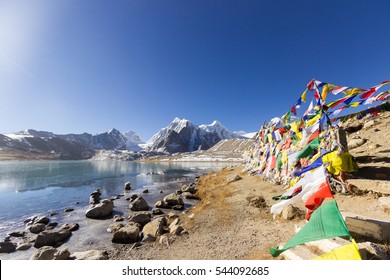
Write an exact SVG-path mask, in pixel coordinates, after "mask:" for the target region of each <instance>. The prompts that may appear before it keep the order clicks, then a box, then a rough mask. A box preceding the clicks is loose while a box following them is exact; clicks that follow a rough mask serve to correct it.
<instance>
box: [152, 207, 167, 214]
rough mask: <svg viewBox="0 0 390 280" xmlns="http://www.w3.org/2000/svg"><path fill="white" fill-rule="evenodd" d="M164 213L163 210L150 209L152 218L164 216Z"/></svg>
mask: <svg viewBox="0 0 390 280" xmlns="http://www.w3.org/2000/svg"><path fill="white" fill-rule="evenodd" d="M164 214H165V213H164V212H163V210H161V209H160V208H153V209H152V215H154V216H157V215H164Z"/></svg>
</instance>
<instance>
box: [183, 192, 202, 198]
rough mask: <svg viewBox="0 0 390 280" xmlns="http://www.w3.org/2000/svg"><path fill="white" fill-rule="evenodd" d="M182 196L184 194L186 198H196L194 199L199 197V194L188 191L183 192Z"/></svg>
mask: <svg viewBox="0 0 390 280" xmlns="http://www.w3.org/2000/svg"><path fill="white" fill-rule="evenodd" d="M182 196H184V197H185V198H187V199H196V200H199V199H200V198H199V196H197V195H195V194H193V193H190V192H183V194H182Z"/></svg>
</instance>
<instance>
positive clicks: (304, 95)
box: [301, 89, 307, 102]
mask: <svg viewBox="0 0 390 280" xmlns="http://www.w3.org/2000/svg"><path fill="white" fill-rule="evenodd" d="M306 92H307V89H306V90H305V91H304V92H303V93H302V95H301V100H302V101H303V102H306Z"/></svg>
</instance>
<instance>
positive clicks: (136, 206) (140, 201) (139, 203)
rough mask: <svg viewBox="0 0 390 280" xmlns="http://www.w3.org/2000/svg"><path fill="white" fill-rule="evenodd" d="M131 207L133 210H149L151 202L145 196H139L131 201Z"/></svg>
mask: <svg viewBox="0 0 390 280" xmlns="http://www.w3.org/2000/svg"><path fill="white" fill-rule="evenodd" d="M129 208H130V210H132V211H147V210H149V204H148V203H147V202H146V201H145V199H144V198H143V197H137V198H136V199H134V200H133V201H132V202H131V203H130V205H129Z"/></svg>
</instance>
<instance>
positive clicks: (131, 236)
mask: <svg viewBox="0 0 390 280" xmlns="http://www.w3.org/2000/svg"><path fill="white" fill-rule="evenodd" d="M138 234H139V227H137V226H136V225H134V224H131V223H129V224H127V225H126V226H124V227H123V228H121V229H119V230H118V231H116V232H114V234H113V235H112V240H111V241H112V242H113V243H121V244H129V243H134V242H137V239H138Z"/></svg>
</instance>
